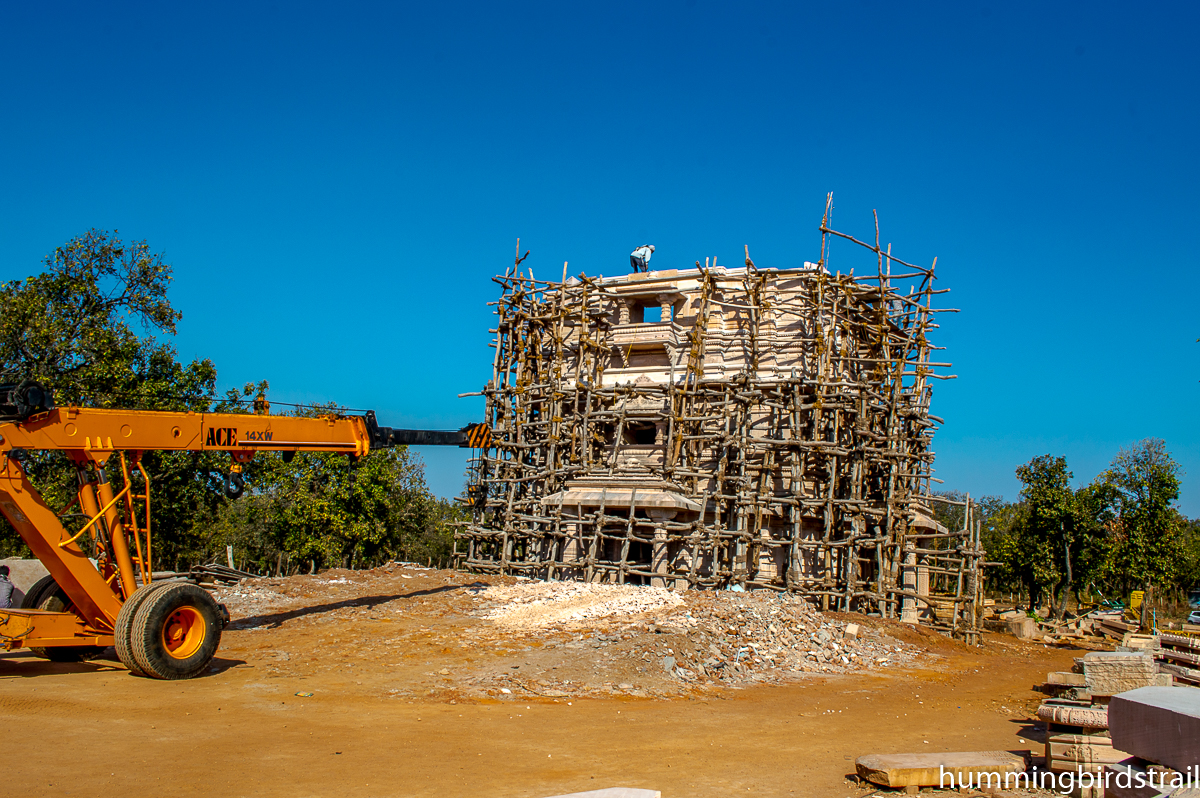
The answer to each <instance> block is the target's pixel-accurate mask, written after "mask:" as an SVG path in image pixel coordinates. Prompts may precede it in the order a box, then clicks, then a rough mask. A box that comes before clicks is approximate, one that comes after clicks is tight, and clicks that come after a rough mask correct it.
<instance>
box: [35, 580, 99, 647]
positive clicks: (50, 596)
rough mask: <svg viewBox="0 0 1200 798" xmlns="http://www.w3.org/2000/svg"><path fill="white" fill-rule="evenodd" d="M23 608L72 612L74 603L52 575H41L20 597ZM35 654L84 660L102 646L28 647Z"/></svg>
mask: <svg viewBox="0 0 1200 798" xmlns="http://www.w3.org/2000/svg"><path fill="white" fill-rule="evenodd" d="M21 609H23V610H45V611H46V612H74V610H75V605H74V604H72V603H71V599H69V598H67V593H66V591H65V590H63V589H62V588H61V587H59V585H58V582H56V581H54V577H53V576H50V575H48V574H47V575H46V576H43V577H42V578H41V579H39V580H37V581H36V582H34V583H33V585H32V586H31V587H30V588H29V592H28V593H26V594H25V598H23V599H21ZM29 650H30V651H32V652H33V653H34V655H35V656H38V657H41V658H43V659H48V660H50V661H51V662H85V661H87V660H89V659H94V658H96V657H98V656H100V655H101V654H103V653H104V646H47V647H46V648H31V649H29Z"/></svg>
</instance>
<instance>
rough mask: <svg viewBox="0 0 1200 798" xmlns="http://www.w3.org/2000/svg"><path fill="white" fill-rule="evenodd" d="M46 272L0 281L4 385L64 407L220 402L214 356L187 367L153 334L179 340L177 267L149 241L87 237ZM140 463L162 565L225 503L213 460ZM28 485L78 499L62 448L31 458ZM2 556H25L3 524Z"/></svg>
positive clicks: (166, 456)
mask: <svg viewBox="0 0 1200 798" xmlns="http://www.w3.org/2000/svg"><path fill="white" fill-rule="evenodd" d="M43 265H44V267H45V270H44V271H43V272H42V273H40V274H37V275H34V276H32V277H29V278H28V279H26V280H10V281H6V282H3V283H0V382H18V381H20V380H23V379H33V380H37V381H39V382H41V383H43V384H44V385H46V386H47V387H49V388H50V389H51V391H52V393H53V395H54V398H55V401H56V402H57V403H58V404H60V405H68V404H69V405H79V406H84V407H126V408H133V409H146V410H195V411H203V410H206V409H208V407H209V405H210V403H211V402H212V400H213V399H214V398H215V396H216V379H217V371H216V368H215V366H214V365H213V363H212V361H210V360H195V361H192V362H191V363H187V364H181V363H179V362H178V361H177V360H176V358H175V351H174V350H173V349H172V348H171V347H170V346H169V345H167V344H164V343H161V342H159V341H158V340H156V338H155V334H160V335H168V336H169V335H174V333H175V325H176V322H178V321H179V319H180V318H181V314H180V313H179V312H178V311H176V310H174V309H173V308H172V307H171V304H170V302H169V301H168V299H167V289H168V287H169V285H170V281H171V267H170V265H168V264H167V263H166V262H165V261H164V260H163V256H162V255H159V254H155V253H152V252H151V251H150V248H149V246H148V245H147V244H146V242H144V241H142V242H133V243H130V244H126V243H124V242H122V241H121V240H120V239H119V238H117V236H116V233H115V232H113V233H109V232H106V231H102V230H91V231H89V232H87V233H86V234H84V235H82V236H79V237H77V238H74V239H72V240H70V241H68V242H67V243H66V244H64V245H63V246H61V247H58V248H56V249H55V250H54V252H52V253H51V254H50V255H48V256H47V257H46V258H45V260H44V262H43ZM144 464H145V466H146V468H147V470H148V471H149V472H150V474H151V476H152V479H153V485H154V496H155V499H154V502H155V506H156V507H157V508H158V514H157V517H156V537H157V539H158V540H160V541H161V542H162V543H163V544H164V545H163V546H162V547H161V548H160V552H159V553H160V560H162V558H163V557H165V558H166V560H165V561H170V560H171V559H173V557H174V556H175V555H176V554H177V553H178V552H177V551H176V548H177V544H178V543H179V542H180V541H181V540H182V539H184V538H185V537H186V532H187V530H188V529H189V528H190V526H191V524H192V518H193V517H194V516H195V515H196V514H197V512H199V511H200V509H201V508H203V507H212V506H214V503H215V502H218V501H220V492H219V490H220V489H219V486H218V485H215V484H214V483H213V481H212V480H211V479H208V478H206V473H207V471H206V469H209V468H213V467H217V461H216V456H215V455H211V454H206V455H202V456H200V457H195V456H192V455H190V454H187V453H160V452H154V453H149V454H147V456H146V459H145V461H144ZM25 468H26V470H27V472H28V473H29V476H30V479H31V480H32V481H33V483H34V484H35V485H37V486H38V489H39V490H40V491H41V492H42V493H43V495H44V496H46V498H47V500H48V501H49V502H50V503H51V504H52V505H56V506H60V507H61V506H65V505H66V504H67V502H68V501H69V499H70V497H72V496H73V495H74V493H75V485H76V469H75V466H74V464H73V463H71V462H70V461H69V460H68V459H67V458H66V457H65V456H63V455H62V453H60V452H31V453H29V454H28V455H27V456H26V458H25ZM0 551H2V552H3V553H4V554H7V555H19V556H29V553H28V549H26V548H25V546H24V545H23V543H21V541H20V539H19V538H18V537H17V535H16V532H15V531H14V530H12V528H11V527H9V525H8V524H7V522H5V521H3V519H0Z"/></svg>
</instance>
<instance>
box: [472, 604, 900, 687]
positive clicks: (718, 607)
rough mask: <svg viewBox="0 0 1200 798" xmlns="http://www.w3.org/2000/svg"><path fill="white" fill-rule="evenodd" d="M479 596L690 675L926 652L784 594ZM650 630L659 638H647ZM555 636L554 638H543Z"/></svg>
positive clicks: (732, 675)
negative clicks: (822, 612)
mask: <svg viewBox="0 0 1200 798" xmlns="http://www.w3.org/2000/svg"><path fill="white" fill-rule="evenodd" d="M477 598H478V599H479V600H480V601H481V602H485V603H486V604H485V607H484V608H482V609H481V611H480V615H482V616H483V617H485V618H489V619H491V620H492V621H493V622H494V623H496V624H497V625H498V626H500V627H502V628H507V629H514V630H515V629H520V630H523V631H535V630H542V631H543V632H545V633H546V634H547V635H548V636H549V637H550V638H553V637H554V636H555V633H556V632H561V631H570V632H574V633H575V634H574V636H573V637H572V638H571V639H570V640H568V641H566V642H565V643H563V645H565V646H566V647H573V646H582V645H585V644H589V643H590V644H591V645H594V646H596V647H597V648H608V647H614V648H615V649H616V650H615V651H612V652H609V654H610V656H616V657H620V658H624V659H626V660H633V661H640V662H643V663H646V664H647V665H658V666H660V667H661V668H662V669H663V671H665V672H666V673H668V674H669V675H671V676H674V677H675V678H677V679H680V680H682V681H684V682H700V683H703V682H723V683H730V682H734V683H736V682H744V681H764V680H769V681H774V680H780V679H784V678H787V674H789V673H791V674H797V673H848V672H857V671H863V670H870V669H875V668H887V667H896V666H901V667H907V666H911V665H913V664H914V663H916V661H917V660H918V658H919V657H921V655H922V654H923V652H921V651H919V650H918V649H916V648H914V647H912V646H907V645H904V644H902V643H900V642H899V641H896V640H892V639H891V638H886V637H884V636H882V635H880V634H879V633H878V632H873V631H870V632H868V631H865V630H863V629H862V628H860V627H859V625H857V624H846V623H843V622H839V621H833V620H830V619H828V618H826V617H825V616H823V615H822V614H821V613H819V612H817V611H816V610H815V609H813V608H812V605H811V604H809V603H808V602H806V601H805V600H803V599H801V598H798V597H796V596H790V595H787V594H783V593H769V592H766V591H759V592H753V593H744V592H734V591H687V592H684V593H675V592H672V591H669V590H666V589H664V588H656V587H643V586H638V585H602V584H589V583H579V582H570V583H562V582H534V581H530V582H524V583H521V584H517V585H513V586H505V587H488V588H485V589H481V590H478V591H477ZM598 621H603V623H602V624H601V625H600V626H597V622H598ZM645 632H648V633H651V635H653V636H652V637H650V638H648V639H647V638H644V637H643V636H642V635H641V634H640V633H645ZM628 641H634V642H628ZM556 644H557V643H556V642H554V641H553V640H552V639H551V640H548V641H547V642H546V643H545V646H546V647H553V646H555V645H556Z"/></svg>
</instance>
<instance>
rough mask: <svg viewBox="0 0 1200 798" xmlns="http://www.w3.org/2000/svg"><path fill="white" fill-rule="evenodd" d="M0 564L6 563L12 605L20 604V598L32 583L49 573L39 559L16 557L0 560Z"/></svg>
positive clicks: (18, 605) (17, 605)
mask: <svg viewBox="0 0 1200 798" xmlns="http://www.w3.org/2000/svg"><path fill="white" fill-rule="evenodd" d="M0 565H7V566H8V570H9V575H8V579H9V581H10V582H12V583H13V595H12V605H13V606H14V607H20V606H21V599H23V598H25V593H26V592H27V591H28V590H29V588H31V587H32V586H33V583H34V582H36V581H37V580H39V579H41V578H42V577H43V576H45V575H46V574H48V573H50V572H49V571H47V570H46V566H44V565H42V561H41V560H22V559H17V558H12V559H7V560H0Z"/></svg>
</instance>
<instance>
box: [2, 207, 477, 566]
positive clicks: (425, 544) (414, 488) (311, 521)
mask: <svg viewBox="0 0 1200 798" xmlns="http://www.w3.org/2000/svg"><path fill="white" fill-rule="evenodd" d="M42 265H43V269H42V271H41V272H40V273H38V274H36V275H34V276H31V277H29V278H27V279H25V280H11V281H6V282H2V283H0V382H19V381H21V380H24V379H33V380H37V381H38V382H41V383H42V384H44V385H46V386H47V387H49V388H50V389H51V391H52V393H53V395H54V399H55V402H56V403H57V404H59V405H75V406H82V407H121V408H128V409H135V410H192V411H197V412H203V411H207V410H213V411H219V412H248V411H249V406H250V404H251V401H252V399H251V398H252V397H254V396H257V395H259V394H260V393H261V394H265V392H266V391H267V390H268V387H269V386H268V385H267V383H266V381H263V382H260V383H256V384H254V383H252V384H248V385H246V386H245V387H244V388H242V389H241V390H240V391H238V390H230V391H227V392H226V393H225V394H224V395H218V392H217V388H216V386H217V369H216V366H215V365H214V364H213V362H212V361H211V360H209V359H199V360H193V361H191V362H190V363H180V362H179V361H178V360H177V357H176V352H175V350H174V349H173V348H172V347H171V346H170V344H169V343H167V342H166V341H165V340H161V339H164V338H165V339H169V338H170V337H171V336H173V335H174V334H175V330H176V324H177V323H178V322H179V321H180V320H181V318H182V314H180V313H179V312H178V311H177V310H175V309H174V308H173V307H172V306H171V303H170V299H169V297H168V289H169V287H170V283H171V277H172V269H171V266H170V265H169V264H168V263H167V262H166V261H165V259H164V257H163V255H161V254H159V253H154V252H152V251H151V249H150V247H149V245H148V244H147V243H146V242H144V241H141V242H132V243H126V242H123V241H122V240H121V239H120V238H118V237H117V235H116V232H115V231H113V232H108V231H103V230H90V231H88V232H87V233H85V234H84V235H82V236H79V237H77V238H74V239H72V240H71V241H68V242H67V243H66V244H64V245H62V246H60V247H58V248H56V249H55V250H54V252H52V253H51V254H50V255H48V256H47V257H46V258H45V260H44V262H43V264H42ZM293 412H296V413H302V414H305V413H307V414H323V413H337V412H339V408H338V407H337V406H335V405H328V406H325V407H320V408H297V409H296V410H295V411H293ZM143 464H144V466H145V467H146V469H147V471H148V472H149V473H150V475H151V480H152V485H153V495H154V533H155V541H156V562H157V563H159V566H158V567H168V568H176V567H178V568H186V567H187V566H188V565H191V564H197V563H200V562H206V561H209V560H213V559H218V558H220V559H223V558H224V552H225V547H226V546H233V547H234V549H235V552H236V556H237V558H238V562H239V564H242V565H246V566H248V567H251V568H258V569H263V570H266V569H268V568H273V567H279V566H281V564H282V563H283V562H285V561H286V562H288V563H295V567H297V568H298V567H301V565H303V566H304V567H308V568H311V567H322V566H329V565H345V564H350V563H355V564H360V563H371V562H381V561H383V560H386V559H390V558H407V559H412V558H419V559H422V560H427V559H432V560H438V561H439V562H445V561H447V560H448V559H449V555H450V550H451V541H452V534H453V532H452V530H453V528H452V526H451V524H452V523H453V522H454V521H455V520H459V519H460V517H461V516H460V511H459V510H458V508H457V507H456V506H454V505H452V504H451V503H449V502H446V501H443V500H439V499H437V498H435V497H434V496H432V495H431V494H430V492H429V490H428V488H427V487H426V485H425V478H424V467H423V465H422V464H421V462H420V460H419V458H417V457H415V456H414V455H413V454H412V453H410V452H409V451H408V450H407V449H406V448H403V447H400V448H396V449H389V450H381V451H372V452H371V453H370V454H368V455H367V456H365V457H363V458H361V459H360V460H359V462H358V463H356V464H354V466H355V467H354V468H351V467H350V464H349V463H348V461H347V458H346V457H344V456H337V455H332V454H315V453H308V454H298V455H296V456H295V457H294V458H289V459H288V460H286V461H285V459H284V458H283V457H282V456H280V455H279V454H277V453H267V452H260V453H258V454H257V455H256V457H255V458H254V460H253V461H252V462H251V463H250V464H249V466H248V467H247V469H246V478H247V482H248V488H249V489H248V491H247V492H246V494H245V495H244V496H243V497H242V498H240V499H236V500H233V499H230V498H228V497H227V496H226V495H225V492H224V477H225V474H226V473H227V472H228V470H229V457H228V455H226V454H224V453H221V452H147V453H146V455H145V457H144V459H143ZM25 467H26V470H27V471H28V473H29V475H30V478H31V479H32V480H33V482H34V484H35V485H37V486H38V488H39V490H40V491H42V493H43V495H44V496H45V497H46V498H47V500H48V501H49V502H50V504H51V505H54V506H60V507H61V506H66V505H67V504H68V502H69V501H70V499H71V497H73V496H74V493H75V486H76V480H77V476H76V468H75V465H74V464H73V463H72V462H70V461H69V460H68V458H66V457H64V456H63V455H62V454H61V453H59V452H33V453H29V454H28V455H27V456H26V458H25ZM64 520H65V521H69V520H70V519H64ZM73 522H74V523H76V525H77V526H78V524H81V523H82V521H81V520H76V521H73ZM14 555H20V556H28V550H27V549H26V548H25V547H24V545H23V544H22V543H21V541H20V539H19V537H18V536H17V535H16V532H15V531H14V530H13V529H12V528H11V527H10V526H9V525H8V524H7V522H5V521H3V519H2V518H0V557H3V556H14Z"/></svg>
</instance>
